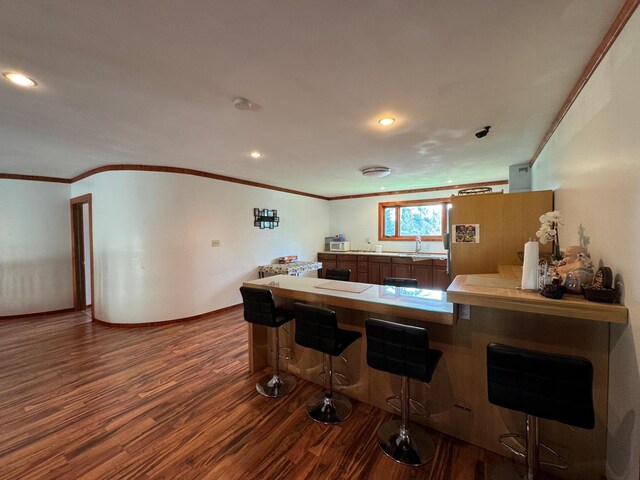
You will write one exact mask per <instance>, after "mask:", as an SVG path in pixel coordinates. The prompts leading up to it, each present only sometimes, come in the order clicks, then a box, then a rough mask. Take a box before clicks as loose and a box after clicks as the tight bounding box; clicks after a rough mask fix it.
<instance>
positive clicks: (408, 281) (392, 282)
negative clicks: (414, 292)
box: [382, 277, 418, 288]
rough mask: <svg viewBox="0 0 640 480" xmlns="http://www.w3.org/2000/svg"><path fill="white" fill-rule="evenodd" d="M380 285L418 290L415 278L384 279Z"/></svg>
mask: <svg viewBox="0 0 640 480" xmlns="http://www.w3.org/2000/svg"><path fill="white" fill-rule="evenodd" d="M382 284H383V285H387V286H389V287H405V288H418V280H416V279H415V278H400V277H385V279H384V281H383V282H382Z"/></svg>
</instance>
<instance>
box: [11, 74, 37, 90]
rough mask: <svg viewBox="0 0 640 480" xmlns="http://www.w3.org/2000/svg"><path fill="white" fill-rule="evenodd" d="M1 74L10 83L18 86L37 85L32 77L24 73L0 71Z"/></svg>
mask: <svg viewBox="0 0 640 480" xmlns="http://www.w3.org/2000/svg"><path fill="white" fill-rule="evenodd" d="M2 76H3V77H4V78H6V79H7V80H9V81H10V82H11V83H14V84H16V85H19V86H20V87H35V86H36V85H38V82H36V81H35V80H34V79H33V78H29V77H27V76H26V75H23V74H21V73H16V72H2Z"/></svg>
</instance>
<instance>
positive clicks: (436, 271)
mask: <svg viewBox="0 0 640 480" xmlns="http://www.w3.org/2000/svg"><path fill="white" fill-rule="evenodd" d="M433 288H434V289H435V290H442V291H443V292H444V291H445V290H446V289H447V288H449V275H448V274H447V267H433Z"/></svg>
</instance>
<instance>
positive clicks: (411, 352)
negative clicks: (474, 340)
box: [365, 319, 442, 383]
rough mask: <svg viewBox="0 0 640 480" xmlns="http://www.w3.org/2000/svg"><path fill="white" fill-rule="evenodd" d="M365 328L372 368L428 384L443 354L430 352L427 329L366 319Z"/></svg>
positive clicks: (438, 351) (369, 360)
mask: <svg viewBox="0 0 640 480" xmlns="http://www.w3.org/2000/svg"><path fill="white" fill-rule="evenodd" d="M365 325H366V330H367V364H368V365H369V366H370V367H371V368H375V369H376V370H382V371H383V372H389V373H393V374H394V375H400V376H403V377H410V378H414V379H416V380H421V381H423V382H426V383H429V382H431V377H432V376H433V372H434V371H435V369H436V367H437V366H438V362H439V361H440V358H442V352H441V351H440V350H435V349H432V348H429V333H428V332H427V330H426V329H424V328H422V327H415V326H411V325H401V324H399V323H394V322H389V321H387V320H377V319H369V320H367V321H366V323H365Z"/></svg>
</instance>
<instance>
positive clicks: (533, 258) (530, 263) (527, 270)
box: [522, 241, 540, 290]
mask: <svg viewBox="0 0 640 480" xmlns="http://www.w3.org/2000/svg"><path fill="white" fill-rule="evenodd" d="M539 253H540V244H539V243H538V242H533V241H532V242H527V243H525V244H524V265H523V266H522V288H523V289H524V290H537V289H538V255H539Z"/></svg>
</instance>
